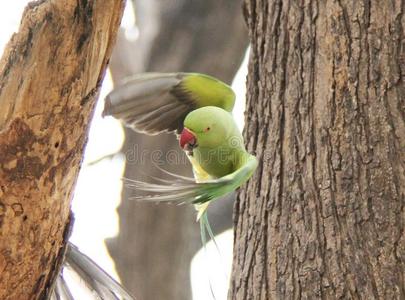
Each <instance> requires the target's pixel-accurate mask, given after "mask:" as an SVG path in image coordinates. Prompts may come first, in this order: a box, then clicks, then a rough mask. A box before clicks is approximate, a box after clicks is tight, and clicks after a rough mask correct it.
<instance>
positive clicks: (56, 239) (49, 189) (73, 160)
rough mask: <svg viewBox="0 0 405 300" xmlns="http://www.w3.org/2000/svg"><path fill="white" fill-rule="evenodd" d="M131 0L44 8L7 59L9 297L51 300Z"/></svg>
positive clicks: (69, 0) (1, 235) (4, 209)
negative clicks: (90, 134)
mask: <svg viewBox="0 0 405 300" xmlns="http://www.w3.org/2000/svg"><path fill="white" fill-rule="evenodd" d="M123 6H124V1H114V0H103V1H96V0H94V1H84V0H82V1H78V0H66V1H46V0H45V1H37V2H33V3H31V4H29V5H28V7H27V8H26V10H25V12H24V15H23V18H22V22H21V26H20V29H19V32H18V33H17V34H15V35H14V36H13V37H12V39H11V41H10V43H9V44H8V45H7V47H6V50H5V52H4V55H3V57H2V59H1V61H0V299H18V300H22V299H39V298H46V297H47V295H49V291H50V287H51V285H52V282H53V280H54V278H55V275H56V274H57V273H58V272H59V268H60V264H61V261H62V259H63V248H64V245H65V244H66V241H67V238H68V235H69V228H70V225H71V216H70V200H71V196H72V191H73V187H74V183H75V182H76V178H77V174H78V171H79V167H80V163H81V160H82V153H83V147H84V144H85V142H86V138H87V131H88V125H89V120H90V117H91V115H92V113H93V107H94V103H95V100H96V99H97V96H98V91H99V88H100V85H101V82H102V79H103V77H104V72H105V69H106V66H107V63H108V59H109V57H110V54H111V49H112V46H113V42H114V40H115V35H116V31H117V29H118V26H119V22H120V19H121V15H122V10H123Z"/></svg>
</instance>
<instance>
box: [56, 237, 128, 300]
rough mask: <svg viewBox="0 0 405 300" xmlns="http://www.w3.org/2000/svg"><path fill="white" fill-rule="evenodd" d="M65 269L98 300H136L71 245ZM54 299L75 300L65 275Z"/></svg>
mask: <svg viewBox="0 0 405 300" xmlns="http://www.w3.org/2000/svg"><path fill="white" fill-rule="evenodd" d="M64 268H66V270H67V271H72V272H74V273H76V274H77V275H78V276H79V278H80V279H81V280H82V281H83V282H84V283H85V284H86V286H87V288H88V289H89V290H90V291H91V292H92V293H93V294H94V295H95V296H96V297H97V298H98V299H102V300H119V299H124V300H133V299H134V298H133V297H132V296H131V295H130V294H129V293H128V292H127V291H126V290H125V289H124V288H123V287H122V286H121V285H120V284H119V283H118V282H116V281H115V280H114V279H113V278H112V277H111V276H110V275H108V274H107V273H106V272H105V271H104V270H103V269H101V268H100V267H99V266H98V265H97V264H96V263H95V262H93V261H92V260H91V259H90V258H89V257H88V256H86V255H85V254H83V253H82V252H80V251H79V249H78V248H77V247H76V246H74V245H73V244H71V243H69V244H68V246H67V251H66V257H65V262H64ZM53 299H55V300H74V298H73V296H72V293H71V292H70V288H69V286H68V285H67V284H66V282H65V280H64V278H63V273H61V274H60V275H59V277H58V279H57V282H56V287H55V290H54V293H53Z"/></svg>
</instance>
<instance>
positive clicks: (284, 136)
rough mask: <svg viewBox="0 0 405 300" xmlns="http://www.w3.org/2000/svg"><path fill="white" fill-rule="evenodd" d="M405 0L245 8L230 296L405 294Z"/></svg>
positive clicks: (256, 3)
mask: <svg viewBox="0 0 405 300" xmlns="http://www.w3.org/2000/svg"><path fill="white" fill-rule="evenodd" d="M404 8H405V1H400V0H397V1H348V0H340V1H332V0H327V1H281V0H280V1H276V0H271V1H262V0H246V3H245V9H244V13H245V17H246V20H247V24H248V27H249V33H250V38H251V43H252V52H251V53H252V55H251V58H250V64H249V77H248V100H247V122H246V124H247V127H246V131H245V138H246V141H247V145H248V148H249V150H250V151H255V152H256V155H257V156H258V158H259V159H260V160H261V164H260V167H259V169H258V171H257V172H256V174H255V176H254V178H253V179H252V180H251V181H250V182H249V184H248V185H247V189H244V190H243V191H242V192H241V193H240V198H239V200H238V202H237V203H236V205H235V228H236V230H235V251H234V261H233V275H232V284H231V289H230V293H229V299H301V298H304V299H405V282H404V274H405V266H404V259H405V234H404V221H405V215H404V195H405V168H404V167H405V165H404V160H405V151H404V149H405V124H404V120H405V107H404V101H405V78H404V74H405V64H404V62H405V39H404V36H405V35H404V28H405V17H404V14H403V12H404Z"/></svg>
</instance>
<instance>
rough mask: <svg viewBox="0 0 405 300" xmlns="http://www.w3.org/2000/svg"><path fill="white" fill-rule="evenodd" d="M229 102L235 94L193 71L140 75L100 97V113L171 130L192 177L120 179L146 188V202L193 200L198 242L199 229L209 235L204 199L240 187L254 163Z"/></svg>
mask: <svg viewBox="0 0 405 300" xmlns="http://www.w3.org/2000/svg"><path fill="white" fill-rule="evenodd" d="M234 103H235V93H234V92H233V90H232V89H231V88H230V87H229V86H228V85H226V84H225V83H223V82H221V81H219V80H217V79H215V78H213V77H210V76H207V75H204V74H198V73H145V74H140V75H138V76H135V77H132V78H130V79H129V80H128V81H126V82H124V83H123V84H122V85H120V86H118V87H116V88H115V89H114V90H113V91H112V92H111V93H110V94H108V95H107V97H106V99H105V106H104V111H103V116H113V117H115V118H117V119H119V120H121V121H122V122H123V123H124V124H125V125H126V126H128V127H131V128H133V129H134V130H135V131H137V132H142V133H145V134H149V135H155V134H159V133H162V132H171V131H175V132H176V133H177V137H178V139H179V144H180V147H181V148H182V149H183V150H184V151H185V152H186V154H187V157H188V158H189V160H190V162H191V165H192V167H193V172H194V177H195V178H188V177H184V176H180V175H176V174H172V173H170V172H168V171H165V172H166V173H167V174H168V175H170V176H172V177H173V179H172V180H166V179H165V180H163V179H158V181H159V183H148V182H142V181H138V180H129V179H126V180H125V181H126V183H127V186H128V187H130V188H134V189H137V190H140V191H144V192H147V193H148V195H147V196H146V199H148V200H153V201H170V202H173V201H175V202H181V203H193V204H194V205H195V207H196V209H197V211H198V213H197V220H199V221H200V226H201V235H202V238H203V243H205V242H204V240H205V229H207V230H208V233H209V235H210V237H211V238H212V239H213V235H212V231H211V229H210V226H209V223H208V219H207V214H206V209H207V207H208V205H209V203H210V202H211V201H214V200H216V199H218V198H220V197H222V196H224V195H226V194H228V193H230V192H232V191H234V190H235V189H237V188H238V187H240V186H241V185H242V184H243V183H244V182H246V181H247V180H248V179H249V178H250V177H251V176H252V174H253V172H254V171H255V169H256V167H257V165H258V161H257V159H256V157H254V156H253V155H251V154H249V153H248V152H247V151H246V149H245V146H244V142H243V138H242V135H241V133H240V131H239V129H238V127H237V125H236V123H235V120H234V119H233V117H232V114H231V112H232V109H233V107H234ZM136 199H142V200H144V199H145V196H137V197H136ZM213 240H214V239H213Z"/></svg>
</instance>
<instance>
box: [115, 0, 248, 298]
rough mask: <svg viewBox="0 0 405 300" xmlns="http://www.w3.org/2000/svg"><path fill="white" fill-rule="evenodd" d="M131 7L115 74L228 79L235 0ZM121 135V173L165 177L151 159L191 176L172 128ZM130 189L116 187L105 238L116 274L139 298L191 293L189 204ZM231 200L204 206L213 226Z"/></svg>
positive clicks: (240, 43) (236, 41) (237, 43)
mask: <svg viewBox="0 0 405 300" xmlns="http://www.w3.org/2000/svg"><path fill="white" fill-rule="evenodd" d="M135 10H136V13H137V16H136V19H137V22H138V28H139V33H140V35H139V38H138V40H137V41H136V42H132V43H130V41H125V39H124V36H123V35H120V36H119V39H118V45H117V46H118V47H117V49H116V50H118V51H120V52H118V51H115V53H114V56H113V59H112V74H113V76H114V78H115V79H116V80H117V81H119V80H120V79H122V78H123V77H125V76H128V75H132V74H134V73H139V72H145V71H149V72H150V71H155V72H178V71H185V72H187V71H192V72H203V73H207V74H211V75H213V76H216V77H218V78H221V79H222V80H224V81H225V82H228V83H230V82H231V81H232V78H233V77H234V75H235V73H236V71H237V70H238V68H239V66H240V64H241V61H242V60H243V57H244V54H245V51H246V47H247V43H248V36H247V31H246V26H245V24H244V22H243V18H242V14H241V12H242V10H241V3H240V2H239V1H235V0H226V1H225V0H224V1H222V0H221V1H217V0H197V1H190V0H178V1H155V0H148V1H135ZM120 54H121V55H120ZM137 59H141V61H137ZM133 60H135V61H133ZM125 134H126V141H125V144H124V146H123V149H122V151H123V153H124V154H125V155H126V158H127V161H126V170H125V174H124V176H125V177H127V178H140V179H141V180H146V181H150V177H148V176H145V175H146V174H149V175H152V176H156V177H162V176H164V174H161V172H160V171H159V170H158V169H156V167H155V166H154V165H153V164H156V163H159V164H160V166H162V167H163V168H166V169H169V170H171V171H173V172H175V173H178V174H185V175H188V176H192V173H191V167H190V165H189V164H188V160H187V158H186V157H185V155H184V154H183V152H182V151H179V147H178V141H177V140H176V138H175V137H174V136H173V135H172V134H162V135H159V136H155V137H149V136H145V135H142V134H137V133H135V132H133V131H132V130H130V129H128V130H126V133H125ZM158 151H159V152H158ZM153 153H154V154H153ZM168 161H169V162H168ZM134 193H136V191H131V190H128V189H124V190H123V193H122V200H123V201H122V203H121V205H120V207H119V208H118V213H119V216H120V232H119V235H118V236H117V237H116V238H114V239H110V240H109V241H108V248H109V250H110V252H111V254H112V257H114V260H115V262H116V267H117V271H118V274H119V275H120V277H121V279H122V281H123V283H124V284H125V286H127V287H128V288H129V289H130V290H131V291H132V292H133V293H134V295H135V296H137V298H139V299H143V300H149V299H177V300H183V299H184V300H188V299H191V285H190V261H191V259H192V257H193V256H194V254H195V252H196V251H197V250H198V249H199V248H200V247H201V239H200V234H199V227H198V224H197V223H196V222H195V210H194V208H193V207H191V206H187V205H182V206H178V205H168V204H160V205H156V204H155V203H147V202H146V201H145V202H138V203H136V202H134V201H131V200H129V198H130V197H131V196H133V195H134ZM231 200H232V199H228V201H217V202H216V204H217V205H218V206H219V207H218V206H217V207H216V208H215V209H217V210H218V211H220V212H222V213H218V217H217V218H214V214H212V213H210V212H209V215H210V216H211V217H210V220H211V221H213V222H212V223H214V226H215V225H217V226H216V227H215V229H216V230H223V229H225V228H229V227H230V226H231V225H232V220H231V210H232V205H233V204H232V201H231ZM221 206H223V207H221Z"/></svg>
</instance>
